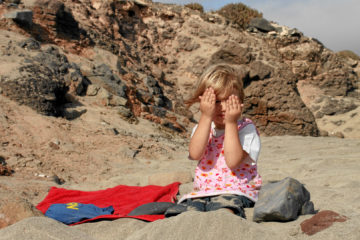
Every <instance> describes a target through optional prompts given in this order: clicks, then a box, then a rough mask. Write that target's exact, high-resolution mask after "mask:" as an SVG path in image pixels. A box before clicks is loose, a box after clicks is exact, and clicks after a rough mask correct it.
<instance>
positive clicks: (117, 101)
mask: <svg viewBox="0 0 360 240" xmlns="http://www.w3.org/2000/svg"><path fill="white" fill-rule="evenodd" d="M127 101H128V100H127V99H126V98H123V97H119V96H116V95H113V96H112V97H111V98H110V100H109V105H110V106H126V103H127Z"/></svg>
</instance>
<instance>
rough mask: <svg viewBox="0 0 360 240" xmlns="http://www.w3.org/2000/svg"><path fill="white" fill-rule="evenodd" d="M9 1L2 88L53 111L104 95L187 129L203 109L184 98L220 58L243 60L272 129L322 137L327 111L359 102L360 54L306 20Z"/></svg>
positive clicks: (260, 117)
mask: <svg viewBox="0 0 360 240" xmlns="http://www.w3.org/2000/svg"><path fill="white" fill-rule="evenodd" d="M17 2H19V1H17ZM0 6H1V9H0V12H1V13H2V14H3V15H4V16H5V17H3V18H2V19H1V21H0V27H1V29H3V30H4V31H3V32H2V46H1V47H2V51H1V58H2V60H1V61H2V70H1V75H2V78H1V81H0V86H1V88H2V94H3V95H5V96H8V97H10V98H11V99H14V100H16V101H17V102H19V103H21V104H26V105H28V106H31V107H32V108H34V109H36V110H37V111H39V112H41V113H44V114H47V115H55V116H66V115H67V116H69V115H71V116H70V118H72V117H74V114H68V113H67V110H66V103H69V102H74V101H76V100H75V99H76V98H77V97H81V96H83V95H86V94H87V95H92V96H95V95H96V96H97V97H98V99H99V103H100V104H102V105H104V106H113V107H117V108H119V112H120V113H121V115H122V116H123V117H125V118H128V119H129V120H130V121H133V122H136V118H139V117H140V118H145V119H148V120H150V121H153V122H156V123H158V124H161V125H162V126H164V127H167V128H170V129H172V130H174V131H176V132H179V133H185V132H186V131H187V130H188V129H189V127H190V125H191V122H195V119H196V116H197V114H198V113H197V112H196V111H195V107H194V108H192V109H191V111H189V110H188V109H186V108H185V106H184V103H183V101H184V98H186V97H188V95H189V94H190V93H191V91H192V90H193V86H194V82H195V80H196V78H197V77H198V76H199V75H200V74H201V73H202V71H203V70H204V69H205V68H206V66H208V65H209V64H213V63H218V62H227V63H230V64H235V65H240V66H241V68H242V69H243V71H244V73H245V75H246V80H245V82H244V85H245V91H246V100H245V108H246V109H245V114H246V115H247V116H249V117H250V118H252V119H253V120H254V121H255V122H256V124H257V126H258V128H259V130H260V132H261V133H263V134H265V135H284V134H290V135H310V136H318V135H319V123H320V125H321V119H322V118H323V117H324V116H325V117H326V116H333V115H337V114H344V113H346V112H350V111H352V110H354V109H355V108H356V107H357V106H358V101H359V93H358V91H357V88H358V84H359V76H358V73H357V72H358V63H357V62H356V61H351V60H350V59H343V58H341V57H339V56H338V55H337V54H336V53H333V52H331V51H330V50H328V49H327V48H326V47H325V46H323V45H322V44H321V43H320V42H319V41H317V40H316V39H312V38H309V37H306V36H304V35H303V34H302V33H301V32H300V31H298V30H296V29H289V28H287V27H284V26H279V25H277V24H274V23H268V24H270V26H271V28H270V29H266V28H263V27H262V26H261V25H259V24H258V25H257V24H256V23H255V24H253V25H251V27H250V28H249V29H247V30H245V31H243V30H238V29H237V28H236V26H234V25H233V24H231V23H229V21H227V20H226V19H224V18H223V17H221V16H219V15H217V14H215V13H200V12H198V11H194V10H191V9H189V8H186V7H181V6H176V5H163V4H158V3H152V2H144V1H136V0H135V1H106V2H103V1H96V0H81V1H70V0H68V1H67V0H64V1H58V0H56V1H47V0H37V1H30V0H28V1H26V0H24V1H22V2H19V4H14V3H10V1H5V2H4V3H2V4H1V5H0ZM14 12H15V13H14ZM29 12H30V13H31V16H32V18H31V17H28V18H25V17H22V16H23V15H24V16H26V14H29ZM11 14H12V15H11ZM6 16H12V17H6ZM5 30H6V31H11V32H16V33H18V34H21V35H24V36H26V37H27V39H26V40H23V41H20V42H16V41H14V40H13V39H12V38H11V37H10V34H8V33H6V32H5ZM270 30H272V31H270ZM14 62H15V63H16V64H12V67H11V68H6V67H5V66H6V65H9V64H10V63H14ZM15 65H16V67H15ZM308 88H311V89H313V93H312V94H310V95H309V92H308V90H307V89H308ZM339 105H341V107H339ZM336 106H338V107H336ZM75 115H76V114H75ZM194 115H195V117H194ZM316 119H318V121H316ZM317 122H318V124H317ZM320 130H323V129H321V128H320ZM321 133H322V134H326V133H325V132H324V131H322V132H321Z"/></svg>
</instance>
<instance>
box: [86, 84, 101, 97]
mask: <svg viewBox="0 0 360 240" xmlns="http://www.w3.org/2000/svg"><path fill="white" fill-rule="evenodd" d="M99 90H100V86H98V85H95V84H91V85H89V86H88V87H87V90H86V95H87V96H96V94H98V92H99Z"/></svg>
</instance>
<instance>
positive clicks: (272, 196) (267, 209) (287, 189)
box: [253, 178, 315, 222]
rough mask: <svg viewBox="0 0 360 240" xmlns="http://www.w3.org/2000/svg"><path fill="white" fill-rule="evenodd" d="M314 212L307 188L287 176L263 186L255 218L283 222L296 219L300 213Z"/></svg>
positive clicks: (260, 220) (258, 220) (256, 206)
mask: <svg viewBox="0 0 360 240" xmlns="http://www.w3.org/2000/svg"><path fill="white" fill-rule="evenodd" d="M314 213H315V211H314V205H313V203H312V202H311V201H310V193H309V192H308V191H307V190H306V188H305V187H304V186H303V185H302V184H301V183H300V182H298V181H297V180H295V179H293V178H285V179H283V180H282V181H279V182H276V183H268V184H266V185H265V186H263V187H262V188H261V190H260V193H259V200H258V201H257V202H256V204H255V207H254V216H253V220H254V221H255V222H263V221H281V222H283V221H291V220H295V219H296V218H297V217H298V216H299V215H300V214H314Z"/></svg>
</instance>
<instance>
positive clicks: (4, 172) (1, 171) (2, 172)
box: [0, 164, 14, 176]
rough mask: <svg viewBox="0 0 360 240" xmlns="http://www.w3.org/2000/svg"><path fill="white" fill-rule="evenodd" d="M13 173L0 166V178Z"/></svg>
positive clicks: (7, 167)
mask: <svg viewBox="0 0 360 240" xmlns="http://www.w3.org/2000/svg"><path fill="white" fill-rule="evenodd" d="M13 172H14V171H13V170H12V169H11V168H10V167H9V166H5V165H3V164H1V165H0V176H11V174H13Z"/></svg>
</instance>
